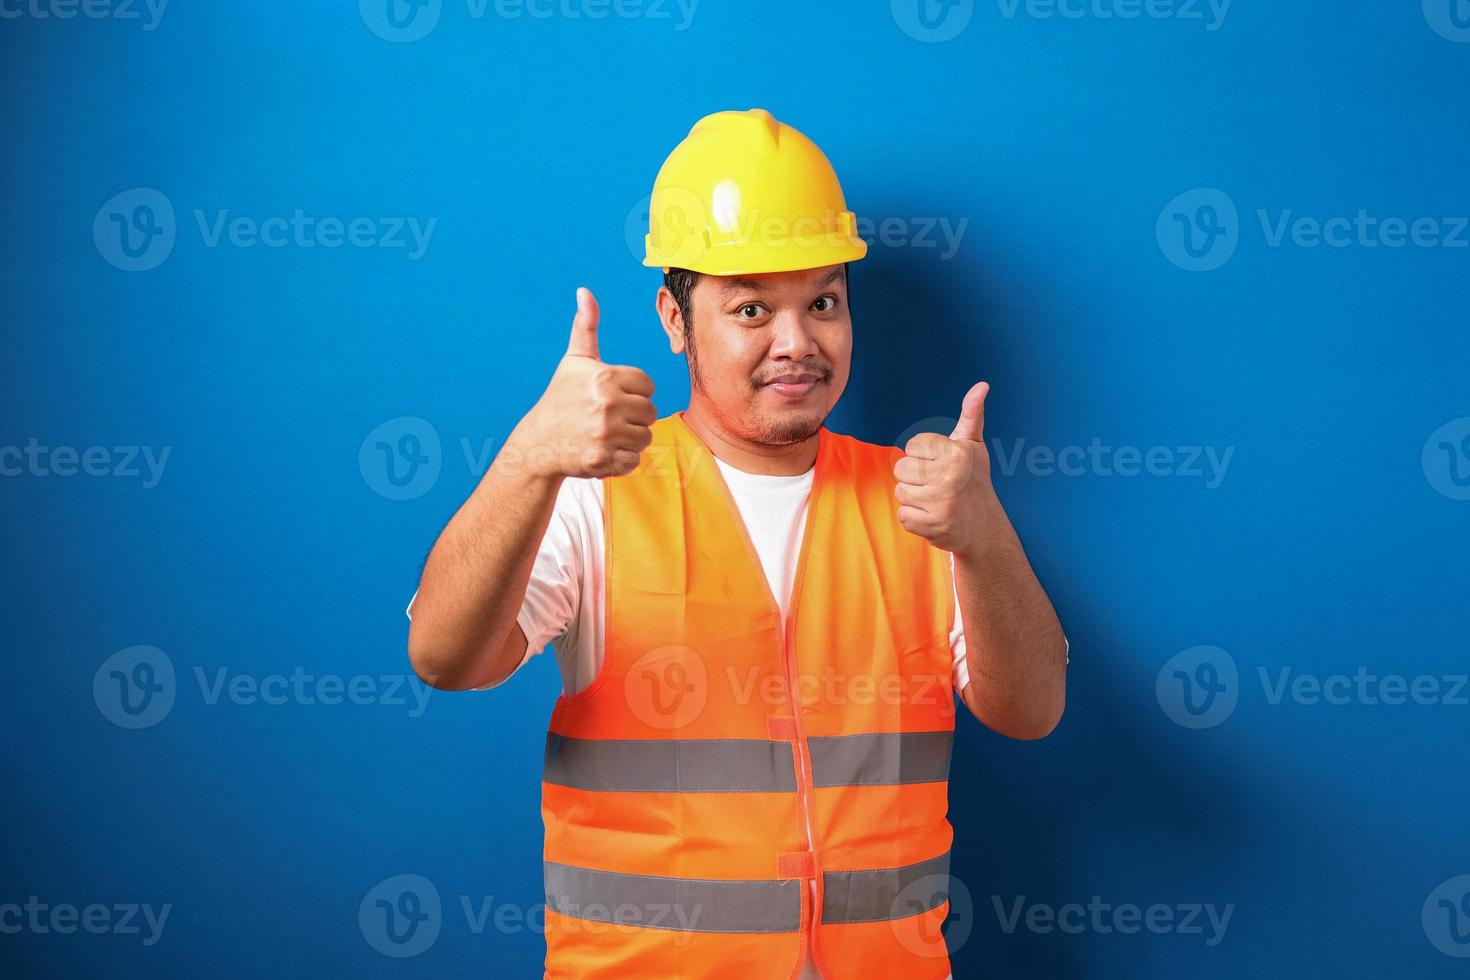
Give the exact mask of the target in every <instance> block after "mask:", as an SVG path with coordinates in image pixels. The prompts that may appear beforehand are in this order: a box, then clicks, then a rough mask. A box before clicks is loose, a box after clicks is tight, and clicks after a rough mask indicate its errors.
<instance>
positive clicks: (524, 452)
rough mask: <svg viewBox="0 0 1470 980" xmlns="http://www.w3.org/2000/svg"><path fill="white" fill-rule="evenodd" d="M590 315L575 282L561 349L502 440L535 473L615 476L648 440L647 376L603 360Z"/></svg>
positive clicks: (630, 465) (591, 305)
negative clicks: (540, 389)
mask: <svg viewBox="0 0 1470 980" xmlns="http://www.w3.org/2000/svg"><path fill="white" fill-rule="evenodd" d="M598 318H599V312H598V307H597V299H596V297H594V296H593V295H592V291H591V290H590V289H586V288H585V287H579V288H578V289H577V314H576V316H575V317H574V318H573V319H572V334H571V338H570V339H569V340H568V341H567V350H566V353H565V354H564V355H562V359H561V361H560V362H559V363H558V364H557V366H556V371H555V373H554V374H552V376H551V381H550V383H548V384H547V386H546V391H545V392H544V393H543V394H542V395H541V398H540V400H539V401H537V402H536V404H535V406H534V407H532V409H531V411H529V412H528V413H526V416H525V417H524V418H523V419H521V421H520V423H519V424H518V425H517V426H516V428H515V431H514V432H513V433H511V437H510V439H509V440H507V448H508V447H509V446H511V445H514V446H515V447H516V449H517V450H518V452H519V453H520V454H521V458H522V459H524V460H525V461H526V466H527V468H528V469H529V470H530V471H531V472H533V473H536V474H537V475H541V476H577V477H602V476H622V475H624V474H626V473H631V472H632V471H633V470H634V469H636V468H637V466H638V461H639V459H640V458H641V454H642V451H643V450H644V449H646V448H647V447H648V444H649V443H650V442H652V441H653V433H652V431H651V430H650V428H649V427H650V426H651V425H652V424H653V423H654V422H655V421H657V420H658V410H657V409H655V408H654V406H653V401H652V399H651V397H650V396H652V395H653V379H652V378H650V377H649V376H648V375H647V374H645V373H644V372H643V371H640V370H639V369H638V368H635V367H626V366H623V365H619V364H605V363H603V361H602V358H601V356H600V355H599V354H598V350H597V322H598Z"/></svg>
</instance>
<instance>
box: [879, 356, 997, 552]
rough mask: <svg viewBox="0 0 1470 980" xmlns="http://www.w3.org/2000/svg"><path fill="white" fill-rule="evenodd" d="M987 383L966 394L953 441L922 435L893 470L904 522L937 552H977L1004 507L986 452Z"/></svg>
mask: <svg viewBox="0 0 1470 980" xmlns="http://www.w3.org/2000/svg"><path fill="white" fill-rule="evenodd" d="M989 391H990V384H989V383H988V382H985V381H981V382H979V383H978V384H976V385H975V386H974V387H972V388H971V389H970V390H969V392H968V393H967V394H966V395H965V400H964V403H963V405H962V406H961V408H960V419H959V421H958V422H957V423H956V424H955V427H954V431H953V432H952V433H950V434H949V436H948V437H945V436H942V435H939V434H938V433H936V432H921V433H919V434H918V435H916V436H914V437H913V438H912V439H910V440H909V441H908V444H907V445H905V446H904V448H903V452H904V455H903V458H902V459H900V460H898V461H897V462H896V463H894V465H893V475H894V476H895V477H896V478H897V479H898V483H897V485H896V486H895V487H894V489H893V495H894V497H896V498H897V500H898V503H899V508H898V520H899V522H900V523H901V524H903V526H904V527H905V528H907V529H908V530H910V531H912V532H913V533H914V534H917V535H918V536H919V537H921V538H924V539H925V540H926V541H928V542H929V543H930V544H932V545H934V546H935V547H937V548H943V549H944V550H945V551H949V552H953V553H955V554H956V555H961V554H966V553H970V552H973V551H975V550H977V549H978V548H979V547H980V546H981V545H982V544H983V540H984V536H985V529H986V527H987V525H988V524H989V523H990V517H991V515H992V514H994V513H995V511H996V509H997V508H998V507H999V506H1000V503H999V501H998V500H997V499H996V496H995V488H994V487H993V486H992V485H991V483H990V454H989V453H988V452H986V450H985V396H986V394H987V393H988V392H989Z"/></svg>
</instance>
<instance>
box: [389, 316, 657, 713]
mask: <svg viewBox="0 0 1470 980" xmlns="http://www.w3.org/2000/svg"><path fill="white" fill-rule="evenodd" d="M597 319H598V310H597V301H596V300H595V299H594V298H593V296H592V294H591V292H589V291H588V290H585V289H579V290H578V291H577V315H576V318H575V319H574V320H573V321H572V336H571V340H570V341H569V342H568V344H567V352H566V354H565V355H564V356H563V357H562V359H561V362H560V363H559V364H558V365H557V369H556V373H555V374H554V375H553V376H552V379H551V383H550V384H549V385H547V388H546V392H545V393H544V394H543V395H542V396H541V399H540V400H539V401H538V402H537V403H536V405H535V407H533V408H532V409H531V411H530V412H528V413H527V414H526V416H525V418H523V419H521V421H520V422H519V423H518V424H517V425H516V427H515V429H514V431H512V432H511V434H510V437H509V438H508V439H506V442H505V445H504V446H503V447H501V450H500V452H499V453H498V454H497V455H496V457H495V462H493V463H492V464H491V465H490V469H489V470H487V471H486V472H485V476H484V477H483V478H482V479H481V480H480V483H479V485H478V486H477V487H476V488H475V492H474V493H472V494H471V495H470V498H469V499H468V500H466V501H465V502H464V504H463V506H461V507H460V509H459V510H458V511H457V512H456V513H455V515H454V517H453V518H452V519H451V520H450V522H449V523H448V524H447V525H446V526H445V528H444V530H443V531H442V532H441V533H440V535H439V540H438V541H436V542H435V543H434V549H433V550H432V551H431V552H430V553H429V559H428V561H427V562H425V563H424V574H423V577H422V579H421V580H420V582H419V591H418V595H417V597H416V598H415V599H414V603H413V617H412V619H411V621H410V625H409V632H408V657H409V661H410V662H411V663H412V664H413V669H414V673H416V674H418V676H419V677H420V678H422V679H423V681H424V683H426V684H430V685H433V686H434V687H438V688H442V689H445V690H465V689H467V688H474V687H485V686H487V685H490V684H494V683H497V682H499V681H501V680H503V679H504V678H505V677H506V676H507V675H508V674H509V673H510V672H511V671H513V670H514V669H515V668H516V666H517V665H518V664H519V663H520V662H521V660H522V659H523V658H524V656H525V653H526V635H525V633H524V632H523V631H522V630H521V628H520V626H519V625H518V624H517V623H516V614H517V613H518V612H519V611H520V607H521V603H522V602H524V601H525V597H526V585H527V583H528V582H529V581H530V578H531V570H532V568H533V567H534V565H535V561H536V551H537V548H538V546H539V544H540V542H541V539H542V537H543V536H545V534H546V527H547V524H548V523H549V522H550V521H551V514H552V511H553V509H554V507H555V504H556V496H557V492H558V491H559V490H560V488H561V485H562V481H563V480H564V479H565V478H566V477H568V476H577V477H605V476H620V475H622V474H625V473H629V472H632V470H633V469H634V468H636V467H637V465H638V461H639V459H640V458H641V453H642V451H643V450H644V449H646V448H647V447H648V444H649V443H650V442H651V441H652V440H653V433H652V431H651V429H650V428H649V427H650V426H651V425H652V424H653V423H654V422H655V421H657V419H658V412H657V410H656V409H655V408H654V406H653V402H652V401H651V400H650V397H649V396H651V395H652V394H653V381H652V380H651V379H650V378H649V377H648V375H647V374H644V373H643V372H642V371H640V370H638V369H637V368H634V367H624V366H619V365H614V364H604V363H603V362H602V360H601V359H600V358H599V356H598V352H597Z"/></svg>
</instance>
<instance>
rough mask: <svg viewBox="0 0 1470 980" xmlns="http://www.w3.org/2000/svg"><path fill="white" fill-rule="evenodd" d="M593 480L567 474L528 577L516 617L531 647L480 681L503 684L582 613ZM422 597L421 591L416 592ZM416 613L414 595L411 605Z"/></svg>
mask: <svg viewBox="0 0 1470 980" xmlns="http://www.w3.org/2000/svg"><path fill="white" fill-rule="evenodd" d="M589 482H590V481H588V480H578V479H575V478H567V479H565V480H563V481H562V484H561V487H560V488H559V489H558V491H557V495H556V503H555V504H554V505H553V507H552V512H551V520H550V521H549V522H548V523H547V525H546V533H545V534H544V535H542V538H541V544H540V545H539V546H538V547H537V549H536V557H535V560H534V561H533V562H532V564H531V577H530V579H529V580H528V581H527V582H526V595H525V598H524V599H523V600H522V601H521V608H520V610H519V611H518V612H517V613H516V623H517V624H519V625H520V627H521V631H522V632H523V633H525V634H526V653H525V655H524V656H523V657H522V658H521V662H520V663H518V664H516V666H515V668H514V669H512V670H511V672H510V673H509V674H506V675H505V676H504V677H502V678H501V679H500V680H498V681H496V682H495V683H494V684H487V685H485V686H484V687H477V688H475V690H477V691H488V690H490V689H491V688H495V687H499V686H500V685H501V684H504V683H505V682H506V681H507V680H509V679H510V677H511V676H512V675H513V674H515V672H516V671H518V670H520V669H521V668H522V667H524V666H525V665H526V662H527V661H529V660H530V659H531V658H532V657H534V656H535V655H536V654H538V653H540V652H541V651H542V650H544V649H545V648H546V644H547V643H549V642H550V641H551V640H553V639H555V638H556V637H558V636H561V635H562V634H563V633H565V632H566V630H567V627H568V626H569V625H570V624H571V622H572V620H573V618H574V617H575V616H576V615H577V610H578V606H579V603H580V601H581V589H582V572H583V563H584V560H585V559H584V553H585V551H586V548H587V543H588V539H589V537H590V534H591V530H590V528H589V527H588V526H587V521H588V519H589V518H588V514H587V511H586V506H585V504H584V502H583V501H582V500H581V499H580V498H581V497H582V496H584V495H586V494H587V493H589V492H590V488H589V487H588V486H584V484H587V483H589ZM414 595H415V597H417V595H418V593H417V592H415V593H414ZM406 612H407V613H408V615H409V617H410V618H412V616H413V600H409V603H408V609H407V610H406Z"/></svg>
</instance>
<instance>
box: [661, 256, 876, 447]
mask: <svg viewBox="0 0 1470 980" xmlns="http://www.w3.org/2000/svg"><path fill="white" fill-rule="evenodd" d="M690 305H691V306H693V308H694V324H693V341H692V343H691V344H690V349H689V352H688V353H689V373H690V384H691V388H692V389H693V391H694V393H695V394H694V397H696V398H703V399H704V400H705V402H706V405H707V407H708V408H709V410H710V411H711V412H712V414H713V415H714V416H715V417H716V418H718V419H719V420H720V424H721V425H722V426H723V427H724V428H725V429H726V430H728V431H730V432H731V433H733V434H735V435H738V436H740V437H742V438H745V439H748V440H750V441H751V442H754V443H759V444H762V445H769V446H785V445H791V444H793V443H798V442H802V441H804V440H806V439H809V438H811V437H812V436H814V435H816V433H817V430H818V429H819V428H821V425H822V423H823V422H824V421H825V420H826V418H827V415H828V413H829V412H831V411H832V406H833V405H835V404H836V403H837V399H838V398H840V397H841V396H842V391H843V389H844V388H846V387H847V378H848V370H849V367H850V363H851V359H852V317H851V315H850V312H849V310H848V307H847V276H846V271H845V270H844V268H843V267H842V266H840V265H831V266H824V267H822V268H819V269H803V270H800V271H797V272H771V273H763V274H759V275H746V276H701V277H700V279H699V282H698V283H697V284H696V285H695V287H694V291H693V293H692V295H691V297H690Z"/></svg>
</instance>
